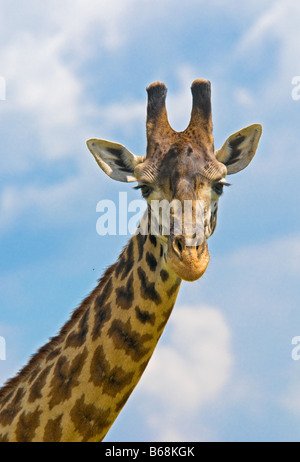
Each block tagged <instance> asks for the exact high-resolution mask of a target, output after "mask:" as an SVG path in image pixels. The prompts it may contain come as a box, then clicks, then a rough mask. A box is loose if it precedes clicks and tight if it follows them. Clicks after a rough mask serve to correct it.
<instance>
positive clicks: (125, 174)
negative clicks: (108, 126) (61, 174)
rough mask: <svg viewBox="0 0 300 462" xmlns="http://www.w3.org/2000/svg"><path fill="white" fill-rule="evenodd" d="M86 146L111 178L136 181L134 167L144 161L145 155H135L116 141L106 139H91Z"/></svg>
mask: <svg viewBox="0 0 300 462" xmlns="http://www.w3.org/2000/svg"><path fill="white" fill-rule="evenodd" d="M87 146H88V148H89V150H90V151H91V153H92V154H93V156H94V157H95V160H96V162H97V164H98V165H99V167H101V168H102V170H103V171H104V172H105V173H106V174H107V175H108V176H109V177H110V178H112V179H113V180H117V181H126V182H130V181H137V180H136V178H135V176H134V169H135V167H136V166H137V165H138V164H140V163H141V162H144V160H145V157H143V156H136V155H134V154H132V152H130V151H128V150H127V149H126V148H125V147H124V146H122V145H121V144H118V143H112V142H111V141H106V140H97V139H91V140H88V141H87Z"/></svg>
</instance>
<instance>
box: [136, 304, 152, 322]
mask: <svg viewBox="0 0 300 462" xmlns="http://www.w3.org/2000/svg"><path fill="white" fill-rule="evenodd" d="M135 313H136V317H137V319H138V320H139V321H140V322H141V323H142V324H147V323H149V324H151V326H154V323H155V313H149V311H147V310H141V309H140V307H139V306H136V307H135Z"/></svg>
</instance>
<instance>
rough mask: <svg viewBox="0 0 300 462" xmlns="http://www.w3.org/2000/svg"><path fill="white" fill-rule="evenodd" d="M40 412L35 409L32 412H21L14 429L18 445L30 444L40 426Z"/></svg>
mask: <svg viewBox="0 0 300 462" xmlns="http://www.w3.org/2000/svg"><path fill="white" fill-rule="evenodd" d="M41 413H42V411H40V410H39V408H37V409H36V410H35V411H34V412H27V413H26V412H25V411H24V412H22V414H21V415H20V418H19V421H18V424H17V427H16V440H17V441H18V442H20V443H30V442H31V441H32V440H33V438H34V437H35V432H36V429H37V428H38V426H39V424H40V415H41Z"/></svg>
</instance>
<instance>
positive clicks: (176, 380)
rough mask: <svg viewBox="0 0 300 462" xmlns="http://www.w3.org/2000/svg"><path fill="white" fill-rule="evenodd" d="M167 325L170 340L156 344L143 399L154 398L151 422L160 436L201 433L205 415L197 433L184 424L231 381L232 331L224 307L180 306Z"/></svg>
mask: <svg viewBox="0 0 300 462" xmlns="http://www.w3.org/2000/svg"><path fill="white" fill-rule="evenodd" d="M168 329H169V332H170V338H169V340H168V343H167V344H162V345H159V346H158V348H157V350H156V351H155V353H154V355H153V358H152V359H151V361H150V363H149V365H148V368H147V369H146V371H145V374H144V376H143V378H142V382H141V385H140V388H139V391H138V393H140V394H141V395H142V396H141V399H142V400H143V401H145V402H147V399H148V398H149V399H150V402H151V408H149V409H147V415H148V424H149V426H150V427H151V428H152V430H153V431H156V437H158V438H159V439H160V441H170V440H173V441H176V440H188V439H189V438H195V439H197V438H199V431H200V428H202V427H201V418H200V419H199V418H198V417H197V424H196V426H195V431H194V434H186V432H185V430H184V428H185V427H186V426H189V425H191V423H192V422H194V419H195V417H196V415H198V416H199V412H200V414H201V410H202V409H204V407H205V406H206V405H207V404H209V403H211V402H213V401H215V400H217V399H218V398H219V396H220V394H221V393H222V391H223V390H224V387H225V385H226V384H227V383H228V381H229V379H230V377H231V372H232V367H233V356H232V351H231V334H230V331H229V328H228V325H227V323H226V320H225V319H224V316H223V315H222V314H221V312H220V311H219V310H218V309H216V308H208V307H199V308H192V307H189V306H178V307H176V308H175V309H174V312H173V313H172V316H171V318H170V320H169V326H168ZM203 431H204V433H203V435H204V434H205V433H208V432H209V430H207V429H206V430H204V429H203ZM203 435H202V436H203Z"/></svg>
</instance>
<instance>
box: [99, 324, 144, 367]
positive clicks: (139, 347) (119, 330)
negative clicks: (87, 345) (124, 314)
mask: <svg viewBox="0 0 300 462" xmlns="http://www.w3.org/2000/svg"><path fill="white" fill-rule="evenodd" d="M108 335H109V336H110V337H111V338H112V340H113V342H114V345H115V347H116V348H117V349H118V350H124V351H125V352H126V354H127V355H129V356H130V357H131V359H132V360H133V361H140V360H141V359H142V358H143V357H144V356H145V355H146V354H147V353H148V352H149V351H150V348H146V347H145V346H144V344H145V343H146V342H148V341H149V340H151V339H152V336H151V335H150V334H144V335H141V334H139V333H138V332H136V331H133V330H132V329H131V326H130V322H129V321H127V322H126V323H124V322H122V321H120V320H117V319H115V320H114V321H113V322H112V325H111V327H110V329H109V331H108Z"/></svg>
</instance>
